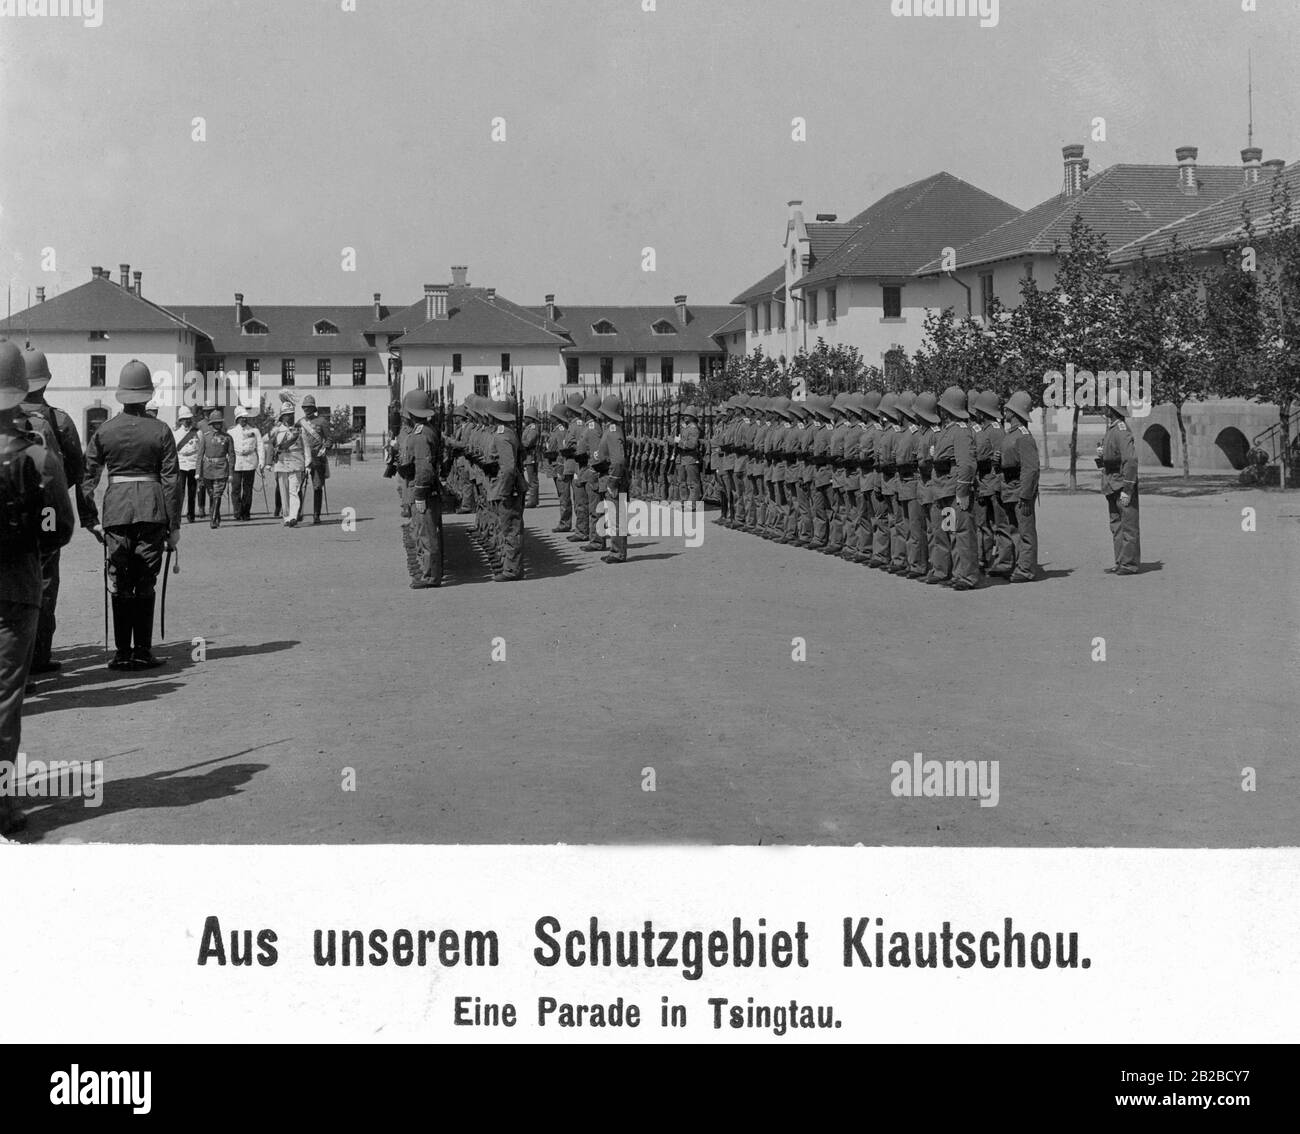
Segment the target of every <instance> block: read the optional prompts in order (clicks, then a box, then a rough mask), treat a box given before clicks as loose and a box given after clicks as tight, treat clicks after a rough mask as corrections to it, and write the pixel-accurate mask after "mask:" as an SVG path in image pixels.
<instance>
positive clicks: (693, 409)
mask: <svg viewBox="0 0 1300 1134" xmlns="http://www.w3.org/2000/svg"><path fill="white" fill-rule="evenodd" d="M699 416H700V410H699V407H698V406H682V417H696V418H698V417H699Z"/></svg>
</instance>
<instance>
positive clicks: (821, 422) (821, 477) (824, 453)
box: [808, 397, 839, 551]
mask: <svg viewBox="0 0 1300 1134" xmlns="http://www.w3.org/2000/svg"><path fill="white" fill-rule="evenodd" d="M813 412H814V413H815V414H816V415H817V425H816V426H815V427H814V429H813V433H812V438H811V444H810V447H809V452H808V457H809V467H810V469H811V470H812V490H811V501H810V508H811V511H812V540H811V541H810V542H809V544H808V546H809V547H811V548H812V549H813V550H814V551H825V550H826V547H827V544H828V543H829V542H830V530H831V519H832V517H833V516H834V512H835V506H834V503H833V501H832V492H833V489H832V487H831V482H832V481H833V480H834V478H835V468H834V466H833V464H832V463H831V441H832V439H833V438H834V436H835V430H836V427H837V424H838V417H839V415H838V413H837V412H836V409H835V403H834V402H833V401H832V400H831V399H830V398H822V397H819V398H818V399H817V401H816V408H815V409H814V410H813Z"/></svg>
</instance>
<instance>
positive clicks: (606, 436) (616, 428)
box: [596, 421, 627, 493]
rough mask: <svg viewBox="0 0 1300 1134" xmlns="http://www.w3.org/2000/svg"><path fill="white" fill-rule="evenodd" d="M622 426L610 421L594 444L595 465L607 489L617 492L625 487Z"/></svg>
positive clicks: (625, 474) (625, 459)
mask: <svg viewBox="0 0 1300 1134" xmlns="http://www.w3.org/2000/svg"><path fill="white" fill-rule="evenodd" d="M625 449H626V446H625V444H624V439H623V427H622V426H621V425H618V424H616V423H615V422H612V421H611V422H610V423H609V424H608V425H607V426H605V429H604V431H603V432H602V433H601V435H600V440H599V441H598V442H597V444H596V467H597V469H598V470H599V471H600V472H601V474H602V476H603V477H604V478H605V479H606V481H607V482H608V490H609V491H610V492H612V493H619V492H622V491H624V490H626V488H627V454H626V452H625Z"/></svg>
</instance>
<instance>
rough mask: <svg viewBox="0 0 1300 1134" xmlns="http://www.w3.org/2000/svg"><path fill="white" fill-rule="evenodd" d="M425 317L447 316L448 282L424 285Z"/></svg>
mask: <svg viewBox="0 0 1300 1134" xmlns="http://www.w3.org/2000/svg"><path fill="white" fill-rule="evenodd" d="M424 317H425V319H445V318H447V285H446V284H431V283H427V284H425V285H424Z"/></svg>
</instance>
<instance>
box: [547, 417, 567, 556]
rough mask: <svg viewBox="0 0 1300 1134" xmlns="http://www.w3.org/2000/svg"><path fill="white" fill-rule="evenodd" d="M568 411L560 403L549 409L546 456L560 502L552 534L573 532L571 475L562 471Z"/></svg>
mask: <svg viewBox="0 0 1300 1134" xmlns="http://www.w3.org/2000/svg"><path fill="white" fill-rule="evenodd" d="M571 412H572V411H570V409H569V407H568V405H567V403H565V402H561V403H560V404H559V405H557V406H554V407H552V409H551V431H550V433H549V434H548V435H547V438H546V455H547V457H548V458H549V459H550V462H551V473H552V475H553V477H554V480H555V495H556V497H557V498H558V499H559V501H560V522H559V523H558V524H556V526H555V527H553V528H552V529H551V531H553V532H571V531H573V474H572V473H568V474H566V473H565V471H564V465H565V458H564V452H563V450H564V437H565V434H566V433H567V432H568V429H567V425H568V421H569V416H570V414H571Z"/></svg>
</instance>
